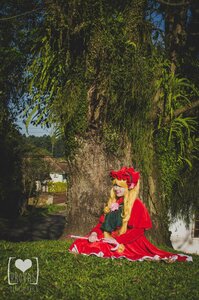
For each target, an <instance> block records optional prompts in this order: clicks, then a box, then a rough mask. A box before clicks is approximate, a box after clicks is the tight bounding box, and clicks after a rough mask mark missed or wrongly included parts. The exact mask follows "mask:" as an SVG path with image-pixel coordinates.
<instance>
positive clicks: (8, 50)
mask: <svg viewBox="0 0 199 300" xmlns="http://www.w3.org/2000/svg"><path fill="white" fill-rule="evenodd" d="M36 4H37V1H25V0H24V1H23V0H21V1H17V2H16V1H1V7H0V44H1V46H0V64H1V70H0V96H1V101H0V206H1V209H0V211H1V215H4V216H10V217H12V216H16V215H17V214H18V212H19V208H20V205H21V203H22V202H23V199H24V197H23V193H22V191H23V187H22V173H21V164H22V155H23V149H22V147H21V141H22V139H21V137H20V134H19V131H18V128H17V127H16V126H15V125H14V123H15V121H16V107H17V106H16V105H17V104H18V102H19V98H20V94H22V93H23V85H21V80H22V78H23V77H24V72H23V71H24V66H25V64H26V61H27V58H28V55H29V50H30V43H31V40H32V38H33V35H34V30H33V31H31V29H32V26H33V23H34V21H35V20H36V17H35V15H34V9H35V6H36ZM27 11H29V13H30V11H31V13H32V15H31V17H30V14H27ZM32 11H33V12H32ZM32 17H33V18H32Z"/></svg>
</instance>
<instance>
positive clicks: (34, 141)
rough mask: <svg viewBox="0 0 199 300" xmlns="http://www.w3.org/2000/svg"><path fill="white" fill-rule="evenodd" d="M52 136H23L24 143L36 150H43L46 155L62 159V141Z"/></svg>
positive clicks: (63, 151)
mask: <svg viewBox="0 0 199 300" xmlns="http://www.w3.org/2000/svg"><path fill="white" fill-rule="evenodd" d="M53 137H54V135H52V136H50V135H46V134H44V135H43V136H34V135H29V136H26V137H25V136H24V143H28V144H31V145H34V146H35V147H37V148H40V149H45V150H46V152H45V154H46V155H53V157H64V153H65V150H64V140H63V138H61V137H58V138H57V137H55V139H54V138H53Z"/></svg>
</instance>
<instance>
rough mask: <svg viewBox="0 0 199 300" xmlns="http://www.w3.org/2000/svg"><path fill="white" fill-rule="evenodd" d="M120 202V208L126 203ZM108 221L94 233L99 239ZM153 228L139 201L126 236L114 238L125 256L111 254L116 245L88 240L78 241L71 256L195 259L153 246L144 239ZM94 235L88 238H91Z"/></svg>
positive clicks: (120, 200)
mask: <svg viewBox="0 0 199 300" xmlns="http://www.w3.org/2000/svg"><path fill="white" fill-rule="evenodd" d="M117 202H118V203H119V204H120V203H122V202H123V198H120V199H118V200H117ZM104 218H105V216H104V215H102V216H101V217H100V219H99V223H98V224H97V225H96V226H95V227H94V228H93V229H92V231H91V232H96V233H97V236H98V239H102V238H104V234H103V231H102V230H101V229H100V227H101V225H102V223H103V222H104ZM151 227H152V223H151V219H150V216H149V213H148V211H147V208H146V207H145V205H144V204H143V203H142V201H141V200H140V199H136V200H135V202H134V205H133V208H132V211H131V216H130V219H129V221H128V228H127V231H126V233H124V234H122V235H118V230H116V231H114V232H112V234H111V236H112V237H113V238H115V239H116V240H117V242H118V243H119V244H123V245H124V250H123V251H122V252H120V251H119V250H116V251H113V250H111V249H112V248H114V245H111V244H108V243H105V242H102V241H98V242H94V243H90V242H89V241H88V240H85V239H81V238H79V239H77V240H75V242H74V243H73V244H72V245H71V246H70V248H69V252H71V253H79V254H84V255H96V256H98V257H103V258H126V259H128V260H130V261H143V260H157V261H159V260H165V261H169V262H172V261H192V257H191V256H188V255H185V254H175V253H171V252H166V251H164V250H161V249H159V248H157V247H155V246H154V245H153V244H151V243H150V242H149V241H148V240H147V238H146V237H145V235H144V232H145V230H148V229H150V228H151ZM91 232H90V233H91ZM90 233H89V234H88V235H87V236H86V237H88V236H89V235H90Z"/></svg>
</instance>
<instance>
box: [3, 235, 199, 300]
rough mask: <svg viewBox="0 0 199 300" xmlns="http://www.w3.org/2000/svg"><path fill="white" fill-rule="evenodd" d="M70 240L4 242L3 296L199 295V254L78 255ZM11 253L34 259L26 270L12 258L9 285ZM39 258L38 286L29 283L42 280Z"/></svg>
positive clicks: (130, 296) (80, 297)
mask: <svg viewBox="0 0 199 300" xmlns="http://www.w3.org/2000/svg"><path fill="white" fill-rule="evenodd" d="M70 243H71V241H70V240H67V241H63V240H56V241H55V240H53V241H47V240H46V241H37V242H20V243H11V242H6V241H0V249H1V255H0V262H1V265H0V275H1V283H0V299H1V300H2V299H6V300H11V299H22V300H23V299H36V300H38V299H74V300H76V299H77V300H78V299H89V300H90V299H103V300H104V299H118V300H119V299H128V300H130V299H131V300H137V299H147V300H148V299H158V300H159V299H172V300H173V299H180V300H182V299H186V300H188V299H190V300H193V299H197V300H198V299H199V256H196V255H193V263H192V262H186V263H185V262H184V263H182V262H181V263H180V262H176V263H173V264H167V263H165V262H147V261H145V262H129V261H127V260H124V259H123V260H111V259H103V258H98V257H91V256H90V257H86V256H83V255H73V254H70V253H68V251H67V249H68V247H69V245H70ZM166 250H168V248H167V249H166ZM172 251H173V250H172ZM9 257H15V259H19V258H20V259H22V260H25V259H31V260H32V262H33V265H32V268H30V269H29V271H28V270H27V271H25V272H24V273H23V272H22V271H20V270H18V269H17V268H16V267H15V266H14V262H15V259H13V260H11V264H10V279H11V281H15V282H17V281H18V284H17V285H15V286H11V285H9V284H8V276H7V269H8V260H9ZM33 257H38V262H39V280H38V285H30V284H29V283H28V282H33V281H35V278H36V260H35V259H34V258H33ZM27 274H29V275H27ZM28 276H29V277H28Z"/></svg>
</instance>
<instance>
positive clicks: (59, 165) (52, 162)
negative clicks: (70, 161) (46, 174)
mask: <svg viewBox="0 0 199 300" xmlns="http://www.w3.org/2000/svg"><path fill="white" fill-rule="evenodd" d="M44 160H45V161H46V162H48V163H49V166H50V172H52V173H57V174H65V173H66V172H67V162H66V161H64V160H61V161H60V160H58V159H56V158H54V157H51V156H45V157H44Z"/></svg>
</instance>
